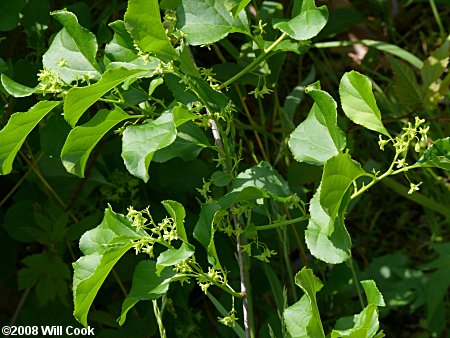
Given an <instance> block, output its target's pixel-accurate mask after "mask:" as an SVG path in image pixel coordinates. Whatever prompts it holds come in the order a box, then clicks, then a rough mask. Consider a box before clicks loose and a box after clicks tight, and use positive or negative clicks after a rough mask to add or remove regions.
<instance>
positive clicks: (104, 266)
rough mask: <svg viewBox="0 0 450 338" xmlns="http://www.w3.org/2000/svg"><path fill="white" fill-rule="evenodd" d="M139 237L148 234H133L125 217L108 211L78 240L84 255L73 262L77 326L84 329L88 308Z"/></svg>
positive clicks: (141, 232)
mask: <svg viewBox="0 0 450 338" xmlns="http://www.w3.org/2000/svg"><path fill="white" fill-rule="evenodd" d="M142 236H148V234H147V233H146V232H145V231H143V230H141V231H139V232H136V231H135V228H133V226H132V225H131V222H130V221H129V220H128V219H127V218H126V217H125V216H123V215H121V214H116V213H114V212H113V211H112V210H111V209H110V208H109V209H106V211H105V216H104V218H103V221H102V223H101V224H100V225H99V226H97V227H96V228H95V229H92V230H89V231H88V232H86V233H85V234H84V235H83V236H82V237H81V239H80V249H81V251H82V252H83V254H84V256H82V257H80V258H79V259H78V260H77V261H76V262H75V263H74V270H75V271H74V275H73V299H74V304H75V309H74V316H75V318H76V319H77V320H78V321H79V322H80V323H81V324H83V325H84V326H87V315H88V312H89V308H90V307H91V305H92V302H93V301H94V298H95V296H96V295H97V292H98V290H99V289H100V287H101V285H102V284H103V282H104V281H105V279H106V277H107V276H108V274H109V272H110V271H111V269H112V268H113V267H114V265H115V264H116V262H117V261H118V260H119V259H120V258H121V257H122V256H123V255H124V254H125V253H126V252H127V251H128V250H129V249H131V248H132V247H133V246H134V243H133V240H137V239H139V238H141V237H142Z"/></svg>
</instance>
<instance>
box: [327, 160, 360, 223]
mask: <svg viewBox="0 0 450 338" xmlns="http://www.w3.org/2000/svg"><path fill="white" fill-rule="evenodd" d="M364 175H367V173H366V172H365V171H364V170H363V169H362V168H361V165H360V164H359V163H358V162H356V161H354V160H352V159H351V157H350V155H349V154H340V155H337V156H335V157H333V158H331V159H330V160H329V161H328V162H327V163H326V164H325V167H324V169H323V174H322V189H321V193H320V204H321V205H322V207H323V209H324V210H325V211H326V212H327V214H328V215H329V216H330V217H331V218H332V219H334V218H336V216H337V214H338V211H339V208H340V206H341V203H342V200H343V198H344V195H345V194H346V192H347V190H348V189H349V188H350V187H351V186H352V183H353V182H354V181H355V180H356V179H357V178H358V177H361V176H364Z"/></svg>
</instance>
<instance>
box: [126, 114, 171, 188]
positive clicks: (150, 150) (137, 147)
mask: <svg viewBox="0 0 450 338" xmlns="http://www.w3.org/2000/svg"><path fill="white" fill-rule="evenodd" d="M176 135H177V130H176V127H175V122H174V117H173V114H172V113H169V112H166V113H164V114H162V115H161V116H160V117H158V118H157V119H156V120H147V121H146V122H144V123H143V124H142V125H138V126H128V127H127V128H126V129H125V131H124V132H123V138H122V158H123V160H124V163H125V166H126V167H127V169H128V171H129V172H130V173H131V174H132V175H134V176H136V177H138V178H140V179H142V180H143V181H144V182H147V181H148V179H149V175H148V167H149V165H150V162H151V160H152V158H153V155H154V153H155V152H156V151H157V150H159V149H162V148H164V147H167V146H169V145H170V144H171V143H172V142H174V141H175V138H176Z"/></svg>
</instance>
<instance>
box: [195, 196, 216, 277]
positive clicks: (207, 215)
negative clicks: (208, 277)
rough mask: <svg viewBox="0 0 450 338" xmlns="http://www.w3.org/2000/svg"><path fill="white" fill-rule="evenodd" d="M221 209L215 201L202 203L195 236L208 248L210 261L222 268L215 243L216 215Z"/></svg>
mask: <svg viewBox="0 0 450 338" xmlns="http://www.w3.org/2000/svg"><path fill="white" fill-rule="evenodd" d="M219 210H220V205H218V204H217V203H213V202H208V203H205V204H202V206H201V210H200V216H199V219H198V221H197V224H196V225H195V228H194V238H195V239H196V240H197V241H199V242H200V244H201V245H202V246H203V247H204V248H205V249H206V252H207V254H208V262H209V264H211V265H212V266H213V268H214V269H220V270H221V265H220V261H219V257H218V255H217V251H216V247H215V244H214V231H215V230H214V217H215V216H216V214H217V212H218V211H219Z"/></svg>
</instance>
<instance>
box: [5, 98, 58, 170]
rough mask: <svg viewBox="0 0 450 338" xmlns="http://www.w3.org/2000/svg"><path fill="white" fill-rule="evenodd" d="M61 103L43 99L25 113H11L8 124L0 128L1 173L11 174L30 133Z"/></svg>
mask: <svg viewBox="0 0 450 338" xmlns="http://www.w3.org/2000/svg"><path fill="white" fill-rule="evenodd" d="M60 103H61V102H59V101H41V102H38V103H37V104H35V105H34V106H33V107H31V108H30V109H29V110H28V111H27V112H25V113H15V114H13V115H11V117H10V119H9V121H8V123H7V124H6V126H5V127H3V129H2V130H0V174H1V175H6V174H9V173H10V172H11V171H12V164H13V161H14V158H15V157H16V155H17V153H18V151H19V150H20V148H21V147H22V144H23V143H24V142H25V139H26V137H27V136H28V134H29V133H30V132H31V131H32V130H33V129H34V127H36V126H37V124H38V123H39V121H40V120H42V118H43V117H44V116H45V115H47V114H48V113H49V112H50V111H51V110H52V109H53V108H55V107H56V106H58V105H59V104H60Z"/></svg>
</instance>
